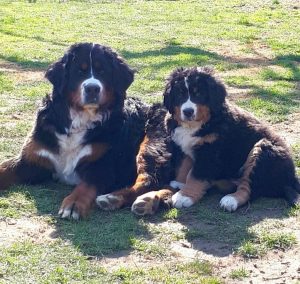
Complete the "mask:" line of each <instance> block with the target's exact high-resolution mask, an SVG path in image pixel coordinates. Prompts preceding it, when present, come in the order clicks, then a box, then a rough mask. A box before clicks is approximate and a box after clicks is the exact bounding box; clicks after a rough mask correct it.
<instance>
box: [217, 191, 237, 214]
mask: <svg viewBox="0 0 300 284" xmlns="http://www.w3.org/2000/svg"><path fill="white" fill-rule="evenodd" d="M220 207H221V208H222V209H224V210H226V211H228V212H233V211H235V210H236V209H237V208H238V201H237V200H236V198H235V197H234V196H232V195H230V194H228V195H225V196H224V197H223V198H222V199H221V201H220Z"/></svg>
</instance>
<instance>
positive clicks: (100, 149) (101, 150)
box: [78, 143, 110, 164]
mask: <svg viewBox="0 0 300 284" xmlns="http://www.w3.org/2000/svg"><path fill="white" fill-rule="evenodd" d="M90 146H91V147H92V153H91V154H90V155H88V156H85V157H83V158H81V159H80V161H79V162H78V164H81V163H83V162H94V161H96V160H98V159H99V158H101V157H102V156H103V155H104V154H105V153H106V152H107V151H108V150H109V149H110V145H109V144H106V143H94V144H91V145H90Z"/></svg>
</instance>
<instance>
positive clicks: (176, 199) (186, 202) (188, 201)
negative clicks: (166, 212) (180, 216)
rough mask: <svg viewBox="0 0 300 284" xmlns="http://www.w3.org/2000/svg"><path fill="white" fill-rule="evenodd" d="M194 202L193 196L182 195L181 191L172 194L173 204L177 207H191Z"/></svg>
mask: <svg viewBox="0 0 300 284" xmlns="http://www.w3.org/2000/svg"><path fill="white" fill-rule="evenodd" d="M193 204H194V201H193V200H192V198H190V197H188V196H185V195H182V194H181V193H180V192H177V193H175V194H174V195H173V196H172V205H173V207H175V208H178V209H180V208H187V207H191V206H192V205H193Z"/></svg>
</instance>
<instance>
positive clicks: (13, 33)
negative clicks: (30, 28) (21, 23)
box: [0, 29, 68, 47]
mask: <svg viewBox="0 0 300 284" xmlns="http://www.w3.org/2000/svg"><path fill="white" fill-rule="evenodd" d="M0 33H2V34H5V35H9V36H13V37H17V38H23V39H29V40H36V41H40V42H45V43H51V44H54V45H58V46H65V47H67V46H68V44H66V43H61V42H58V41H53V40H48V39H45V38H43V37H41V36H28V35H26V36H25V35H22V34H20V33H17V32H16V31H6V30H4V29H0Z"/></svg>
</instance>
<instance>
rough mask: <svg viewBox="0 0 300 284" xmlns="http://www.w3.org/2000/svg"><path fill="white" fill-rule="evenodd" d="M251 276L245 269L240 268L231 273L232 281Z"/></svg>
mask: <svg viewBox="0 0 300 284" xmlns="http://www.w3.org/2000/svg"><path fill="white" fill-rule="evenodd" d="M248 276H249V273H248V271H247V270H246V269H245V268H239V269H235V270H232V271H231V273H230V278H232V279H239V280H241V279H243V278H246V277H248Z"/></svg>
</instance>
